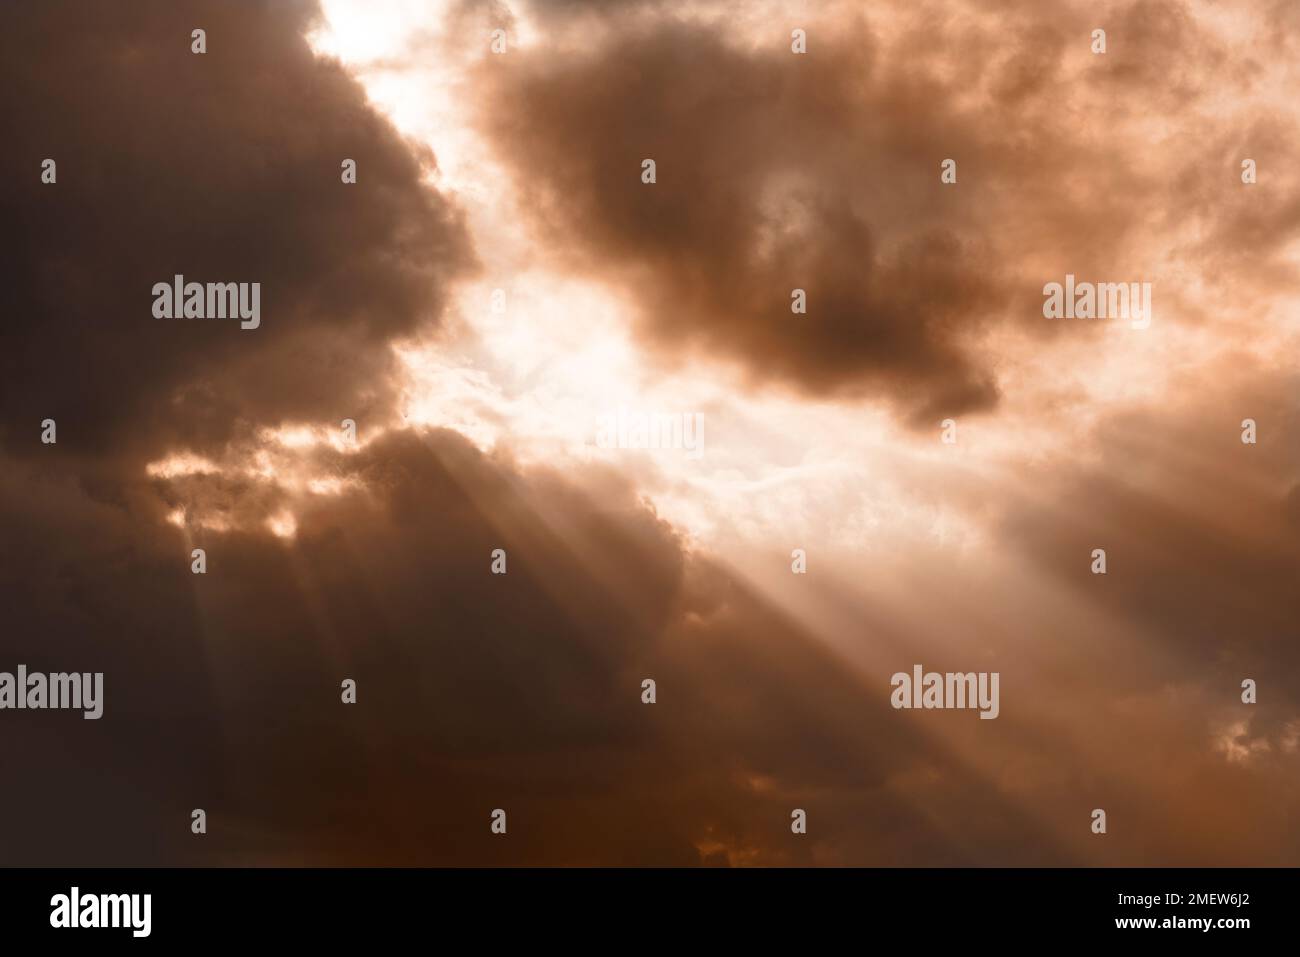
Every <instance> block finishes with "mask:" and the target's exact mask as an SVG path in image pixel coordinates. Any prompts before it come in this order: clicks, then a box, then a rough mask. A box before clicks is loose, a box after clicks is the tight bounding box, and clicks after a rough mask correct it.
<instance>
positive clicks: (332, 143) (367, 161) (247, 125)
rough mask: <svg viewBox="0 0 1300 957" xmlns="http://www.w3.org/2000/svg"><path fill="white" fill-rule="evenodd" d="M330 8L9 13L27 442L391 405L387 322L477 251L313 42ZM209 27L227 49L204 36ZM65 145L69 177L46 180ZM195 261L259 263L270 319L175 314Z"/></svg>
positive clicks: (12, 184)
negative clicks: (349, 178) (53, 425)
mask: <svg viewBox="0 0 1300 957" xmlns="http://www.w3.org/2000/svg"><path fill="white" fill-rule="evenodd" d="M314 15H315V8H314V5H313V4H309V3H301V2H284V3H278V2H277V3H271V2H264V3H239V4H231V3H216V2H212V3H170V2H145V3H133V4H129V5H111V4H102V3H93V2H87V3H59V2H56V3H47V4H38V5H32V6H30V7H24V8H23V9H22V10H21V11H20V10H19V8H17V7H14V6H10V7H7V8H6V12H5V14H4V16H3V23H4V28H3V30H0V76H2V78H3V85H4V90H5V92H4V94H3V96H4V97H5V99H6V101H7V102H6V103H5V106H4V109H3V111H2V112H3V117H4V119H3V121H2V122H3V124H4V134H5V136H4V139H5V150H4V170H3V173H4V175H3V181H2V184H0V216H2V217H3V220H4V223H5V229H4V238H3V243H4V245H3V260H4V271H5V287H6V291H5V295H6V299H5V312H6V316H7V317H8V319H7V321H6V323H5V327H4V331H3V333H0V336H2V340H0V341H2V342H3V350H0V354H2V358H0V363H3V366H2V370H3V375H2V376H0V381H2V384H0V406H2V407H3V409H4V421H3V437H4V443H5V446H6V448H7V449H8V450H9V451H10V453H11V454H25V453H26V452H27V451H29V450H30V449H31V448H33V447H35V445H36V443H35V441H34V437H36V436H38V435H39V423H40V421H41V420H42V419H44V418H46V417H49V418H54V419H56V420H57V422H58V427H59V445H58V446H57V449H55V450H52V451H56V452H58V453H65V454H66V453H76V452H82V453H84V452H87V451H90V450H95V451H99V452H102V451H104V450H106V449H108V448H110V447H113V446H121V445H122V444H125V443H140V444H141V445H143V446H147V447H148V448H149V449H150V450H152V451H156V450H157V449H158V448H160V447H164V446H165V445H166V444H168V443H170V442H173V441H183V442H185V443H187V444H190V445H203V444H206V443H209V442H220V441H222V440H224V439H225V438H227V437H229V436H230V435H232V434H233V433H234V431H235V430H237V429H238V428H240V427H241V424H244V423H247V422H248V421H253V422H269V423H275V422H277V421H279V420H280V419H281V418H282V417H283V418H311V417H317V418H324V419H327V420H334V421H336V420H338V419H341V418H343V417H344V416H351V417H354V418H357V419H361V418H362V417H363V416H364V415H365V414H366V413H369V412H373V411H377V410H379V409H382V408H384V403H385V401H386V399H385V397H386V394H387V391H388V388H389V387H388V381H387V380H388V376H389V374H390V373H391V371H392V368H391V366H392V358H391V356H390V355H389V352H388V348H387V343H388V341H389V340H390V339H392V338H393V337H395V336H400V335H402V334H404V333H408V332H410V331H412V330H413V329H414V328H415V326H416V325H417V323H420V322H425V321H430V320H434V319H436V318H437V317H438V315H439V313H440V312H441V309H442V304H443V297H444V295H445V292H446V288H447V280H448V279H449V277H451V276H452V275H454V274H455V273H456V272H457V271H459V270H462V269H463V268H464V267H465V266H466V265H467V264H468V262H469V261H470V259H471V254H470V253H469V250H468V241H467V239H466V236H465V233H464V232H463V230H462V228H461V226H460V224H459V221H458V217H457V215H456V213H455V211H454V209H453V208H452V207H451V206H450V205H449V204H448V203H447V202H446V201H445V200H443V199H442V198H441V197H440V196H438V195H437V194H436V193H434V192H433V191H431V190H430V189H428V188H427V187H426V186H424V185H423V184H421V182H420V177H421V175H422V171H423V170H424V169H425V168H426V167H427V166H428V165H429V164H432V163H433V162H434V158H433V157H432V155H430V154H429V153H428V152H427V151H420V150H416V149H413V148H412V147H411V146H410V145H409V144H408V143H406V142H404V141H403V140H402V139H401V138H400V137H399V135H398V134H397V133H396V132H395V131H394V130H393V128H392V127H391V126H390V125H389V124H388V123H387V121H386V120H384V119H382V118H381V117H380V116H379V115H378V114H377V113H375V112H374V111H373V110H372V109H370V108H369V107H368V106H367V104H366V101H365V94H364V92H363V90H362V89H361V87H360V85H359V84H357V83H356V82H355V81H354V80H352V79H351V78H350V77H349V76H348V75H347V74H346V73H345V72H344V71H343V69H342V68H341V67H340V66H339V65H338V64H336V63H333V62H329V61H325V60H321V59H317V58H316V57H314V56H313V55H312V53H311V51H310V50H309V48H308V46H307V43H306V41H305V39H304V37H303V35H302V34H303V32H304V30H305V29H306V27H307V26H308V25H309V23H310V22H311V20H312V17H313V16H314ZM195 28H202V29H205V30H206V31H207V51H208V52H207V53H206V54H202V55H197V54H194V53H192V52H191V49H190V44H191V40H190V33H191V30H193V29H195ZM47 157H48V158H52V159H54V160H55V161H56V162H57V164H58V181H57V184H55V185H46V184H42V183H41V182H40V170H41V163H42V161H43V160H44V159H45V158H47ZM345 158H351V159H354V160H356V161H357V163H358V167H359V173H358V182H357V184H356V185H354V186H345V185H344V184H342V182H341V181H340V173H341V169H340V164H341V163H342V161H343V159H345ZM177 273H180V274H183V275H184V276H185V277H186V279H187V280H188V281H198V282H227V281H240V282H260V283H261V294H262V304H261V310H262V321H261V327H260V328H258V329H256V330H248V331H244V330H241V329H240V328H239V327H238V324H237V323H234V322H231V321H221V320H196V319H190V320H181V319H177V320H167V319H157V318H154V316H153V314H152V305H153V294H152V292H151V289H152V287H153V284H154V283H156V282H160V281H161V282H170V281H171V277H172V276H173V275H174V274H177ZM141 454H146V453H144V452H142V453H141Z"/></svg>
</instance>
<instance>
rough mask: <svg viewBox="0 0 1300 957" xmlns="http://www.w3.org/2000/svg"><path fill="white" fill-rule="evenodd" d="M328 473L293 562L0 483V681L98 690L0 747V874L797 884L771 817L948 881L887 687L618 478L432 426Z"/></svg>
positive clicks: (955, 778)
mask: <svg viewBox="0 0 1300 957" xmlns="http://www.w3.org/2000/svg"><path fill="white" fill-rule="evenodd" d="M330 457H331V455H330V454H322V458H323V459H328V458H330ZM334 464H335V466H336V467H337V468H338V469H339V470H340V471H341V472H343V473H344V474H348V475H352V476H357V477H360V478H362V479H363V480H364V488H362V489H358V490H355V491H352V492H350V493H347V494H345V495H344V496H342V497H339V498H323V499H321V500H320V502H319V504H317V505H316V506H314V507H310V508H308V509H306V510H304V511H303V512H302V514H301V515H300V516H299V531H298V537H297V539H296V540H295V541H294V542H293V543H284V542H281V541H278V540H275V539H272V538H271V537H269V536H267V535H265V534H248V533H243V532H230V533H221V534H218V533H212V532H209V533H202V534H200V535H199V536H198V537H197V538H196V539H195V542H191V541H189V540H187V539H186V537H185V535H184V534H183V533H182V532H180V531H179V530H176V529H174V528H171V527H170V526H167V525H164V524H162V523H161V522H160V521H159V515H158V514H157V513H158V511H159V508H160V506H159V505H158V503H157V502H156V501H155V500H153V499H152V498H151V497H149V496H148V495H146V494H144V490H143V489H142V488H141V489H135V490H134V491H133V493H132V494H129V495H128V496H127V498H126V500H125V501H124V502H123V503H121V504H116V505H105V504H102V503H97V502H94V501H93V500H91V499H90V498H89V497H88V496H86V495H85V494H84V493H83V492H81V491H80V490H79V489H78V488H77V487H76V483H75V482H74V481H71V480H69V479H67V478H62V479H61V478H59V473H58V471H57V469H56V470H54V471H45V470H43V467H39V466H37V465H35V464H28V465H26V466H23V467H22V468H21V469H18V470H6V475H7V478H6V480H5V485H4V487H3V491H4V495H3V496H0V503H3V508H4V512H3V515H2V516H0V521H3V524H4V527H5V529H6V540H7V541H10V542H12V543H13V545H14V548H12V549H6V550H5V552H4V555H3V558H0V589H3V595H2V596H0V597H2V598H3V600H4V602H5V606H6V607H7V608H10V609H12V610H13V611H12V614H11V616H10V619H9V621H8V622H7V626H8V627H7V629H6V632H7V634H8V635H9V636H10V637H9V638H8V639H7V641H6V644H5V652H6V656H7V659H14V660H22V661H25V662H26V663H29V664H30V665H31V667H33V668H38V667H45V668H49V669H50V670H57V669H59V668H63V667H70V664H69V663H70V662H72V661H73V660H75V662H76V667H78V668H86V669H94V670H102V671H103V672H104V673H105V676H106V677H105V682H106V689H107V691H106V710H105V717H104V718H103V719H101V721H99V722H95V723H93V727H92V726H91V723H89V722H82V721H76V722H72V721H62V720H60V719H61V718H63V717H65V716H63V715H51V714H43V713H32V712H28V713H24V714H18V715H17V719H18V720H17V721H15V722H13V727H14V728H15V729H16V731H20V732H21V733H12V734H7V735H5V737H4V739H3V743H2V744H0V748H2V749H3V757H4V759H5V761H6V766H10V767H22V768H23V769H24V780H25V781H26V782H27V784H26V785H25V786H24V788H22V789H17V790H12V791H11V792H10V793H9V794H7V795H6V799H5V801H6V815H5V816H6V820H11V821H12V820H22V821H23V822H24V825H23V827H22V829H21V830H20V831H18V832H15V833H11V834H9V835H7V837H6V842H5V847H6V860H7V862H10V863H36V862H41V863H51V862H77V863H110V862H111V863H149V862H158V861H172V862H191V861H213V860H217V861H225V862H249V861H260V862H277V863H292V862H301V861H312V862H332V863H339V862H353V863H389V864H392V863H420V862H424V863H437V862H442V863H462V864H465V863H489V862H500V863H539V864H540V863H551V864H555V863H642V864H645V863H675V864H689V863H700V862H702V861H706V860H711V861H715V862H718V861H721V862H730V861H736V862H740V861H744V860H760V859H761V860H766V861H769V862H777V861H786V862H791V863H800V862H804V863H808V862H812V861H813V860H814V859H815V858H816V855H817V853H818V849H819V848H824V846H825V845H824V842H823V841H822V840H817V841H812V842H808V843H806V844H804V843H800V842H799V841H797V840H794V839H793V836H792V835H791V834H790V831H789V820H790V810H791V808H793V807H795V806H800V807H807V808H810V809H813V810H811V811H810V813H813V814H821V815H825V818H824V819H825V820H826V824H827V825H828V826H829V827H830V828H831V829H832V830H833V833H835V834H836V835H838V837H839V838H840V840H839V842H838V847H837V850H836V852H835V853H836V855H837V856H836V858H835V859H837V860H857V861H879V862H887V861H893V862H895V863H906V862H907V855H908V854H910V853H914V851H915V848H916V847H918V846H922V847H927V848H930V849H931V850H932V851H933V853H934V854H936V855H938V856H939V859H944V860H949V859H961V858H962V854H961V852H958V851H955V850H953V849H951V848H950V849H947V850H944V849H943V847H942V844H943V842H942V840H941V839H940V837H939V835H938V834H937V833H936V832H934V831H933V830H932V827H933V825H932V824H930V823H927V822H926V821H924V820H922V819H921V818H919V817H918V816H916V815H914V814H913V813H911V812H910V811H909V809H908V808H907V807H906V805H905V804H904V803H903V802H902V801H901V800H900V798H899V797H898V796H897V795H896V794H894V793H893V792H892V791H891V789H890V788H889V787H888V786H887V781H888V779H889V777H890V776H891V775H892V774H895V773H898V772H900V771H904V770H906V769H907V768H909V767H911V766H912V765H913V764H914V763H915V762H917V761H923V760H932V759H935V754H934V753H933V752H932V751H930V750H929V749H928V748H927V747H926V745H925V743H924V741H923V739H921V738H920V737H919V736H917V735H916V734H915V733H914V732H913V731H911V730H909V729H908V727H907V726H906V725H903V724H901V723H900V722H898V721H897V720H891V719H894V718H895V717H896V713H894V712H891V711H889V709H888V707H887V704H886V695H885V693H884V685H883V684H882V686H881V687H880V688H875V689H873V690H871V691H868V690H866V689H864V687H863V686H862V683H861V682H862V679H860V678H856V677H853V676H852V675H850V674H848V673H846V672H845V670H844V669H843V667H842V665H841V664H840V663H839V662H837V661H836V660H835V659H834V658H833V657H831V656H829V655H828V654H827V653H826V652H825V651H823V650H821V649H819V648H818V647H817V646H816V644H815V643H814V642H812V641H811V640H810V639H809V638H808V637H807V636H805V635H804V634H803V633H802V632H801V630H800V628H799V626H798V625H797V624H796V623H794V622H791V621H787V620H784V619H783V618H782V617H781V616H780V615H779V614H777V613H775V612H774V610H773V609H772V608H770V607H769V606H768V605H767V604H766V603H765V602H764V601H763V600H762V599H761V598H759V597H758V596H757V595H755V594H754V593H753V592H752V591H750V590H749V589H747V588H746V587H744V586H743V585H741V584H739V583H738V582H736V581H734V580H733V579H731V578H730V576H728V575H727V574H726V573H725V572H723V571H722V570H721V569H719V568H717V567H716V566H714V565H712V563H710V562H709V561H708V560H707V559H703V558H701V557H698V556H694V555H691V554H690V553H688V552H686V551H684V550H683V548H682V545H681V544H680V542H679V541H678V540H677V537H676V535H675V533H674V532H673V531H672V530H671V528H669V526H667V525H666V524H665V523H663V522H662V521H660V520H659V519H658V518H656V517H655V515H654V514H653V512H651V511H650V510H649V509H648V508H647V507H646V506H645V505H644V504H642V503H639V502H638V501H637V499H636V494H635V490H634V489H632V488H630V487H628V486H626V485H625V484H624V483H623V482H622V481H621V480H619V479H617V478H616V477H614V476H612V475H611V476H606V477H601V476H596V477H595V478H594V479H593V480H592V481H590V482H589V483H588V485H587V487H586V488H585V489H582V490H580V489H578V488H577V487H575V486H573V485H572V484H570V483H569V482H568V481H566V480H564V479H561V478H560V477H559V476H558V475H554V474H549V473H547V472H544V471H542V472H539V471H532V472H530V473H527V474H525V473H521V472H519V471H518V470H516V469H514V468H513V467H511V466H510V465H509V464H508V463H506V462H502V461H499V460H493V459H491V458H488V457H485V456H484V455H483V454H482V453H480V452H478V451H477V450H475V449H474V448H473V447H472V446H470V445H469V444H468V442H466V441H465V440H464V439H463V438H462V437H460V436H458V435H456V434H454V433H451V432H432V433H427V434H424V435H420V434H417V433H414V432H411V431H407V432H402V433H394V434H391V435H390V436H387V437H385V438H383V439H381V440H379V441H377V442H375V443H373V444H372V445H371V446H369V447H368V448H367V449H366V450H365V451H364V452H361V453H359V454H357V455H356V456H353V457H346V461H343V460H340V461H336V462H335V463H334ZM32 489H36V490H38V491H36V492H35V493H34V494H33V493H31V492H29V491H28V490H32ZM50 537H57V539H58V540H59V541H65V542H74V541H75V542H83V543H85V547H84V548H81V549H74V550H71V551H69V552H66V553H64V554H60V555H57V556H56V555H55V554H53V553H52V552H51V551H50V550H49V549H44V548H41V547H40V544H39V543H40V542H41V541H42V540H45V539H48V538H50ZM194 543H197V544H200V545H202V546H203V547H205V548H206V549H207V551H208V573H207V574H206V575H204V576H201V577H200V576H193V575H191V574H190V572H189V568H188V554H189V551H188V550H189V547H190V545H191V544H194ZM496 547H501V548H505V549H506V550H507V553H508V561H509V565H508V568H509V571H508V574H507V575H505V576H494V575H492V574H490V573H489V565H490V557H489V556H490V552H491V550H492V549H493V548H496ZM33 556H35V557H34V560H33ZM345 677H351V678H354V679H355V680H356V681H357V683H358V704H357V705H355V706H345V705H343V704H342V703H341V702H340V700H339V684H340V682H341V680H342V679H343V678H345ZM645 677H653V678H655V679H656V680H657V681H658V683H659V703H658V704H655V705H653V706H649V705H643V704H642V703H641V702H640V694H641V681H642V679H643V678H645ZM14 717H15V715H13V714H6V719H7V720H8V719H11V718H14ZM885 728H888V732H887V733H885V732H884V731H883V729H885ZM949 780H950V781H951V782H952V784H953V786H956V787H961V788H963V789H965V790H966V791H968V792H971V793H975V794H979V793H981V792H982V793H983V796H982V797H975V798H972V800H975V801H976V802H977V804H978V805H979V806H981V807H983V808H984V809H985V811H986V813H987V814H988V815H989V818H990V822H991V823H990V825H989V826H988V827H987V828H986V829H984V830H983V831H982V832H981V836H979V837H977V838H975V839H974V840H975V843H976V844H977V845H978V847H980V848H983V849H985V850H988V851H989V853H993V854H998V853H1001V852H999V851H998V850H997V848H998V847H999V846H1001V845H1002V844H1005V843H1006V842H1005V836H1006V834H1007V833H1009V832H1010V831H1011V830H1014V831H1015V832H1016V833H1022V832H1023V827H1024V825H1023V824H1022V823H1020V822H1018V821H1017V820H1016V815H1015V814H1014V813H1013V811H1012V809H1010V808H1008V807H1006V806H1004V805H1003V802H1002V801H1001V799H1000V798H999V797H998V796H997V795H996V793H994V792H990V791H986V790H984V789H981V788H980V786H979V782H978V780H977V779H976V778H973V777H971V776H969V775H968V774H965V773H963V772H961V771H960V770H952V771H951V778H950V779H949ZM91 791H93V793H94V796H95V797H94V801H93V802H89V803H87V802H86V801H85V795H86V794H88V793H90V792H91ZM78 795H80V796H81V797H80V798H77V796H78ZM193 807H203V808H205V809H206V810H207V811H208V814H209V816H210V822H211V830H210V833H209V834H208V835H207V836H206V837H205V838H202V839H199V838H194V837H192V836H191V835H190V834H189V831H188V820H189V819H188V814H189V810H190V809H191V808H193ZM496 807H501V808H504V809H506V810H507V813H508V814H509V820H510V827H511V831H510V837H509V839H508V840H507V841H502V840H498V839H495V838H493V837H492V836H491V834H490V833H489V831H488V815H489V812H490V811H491V810H492V809H493V808H496ZM832 807H835V808H839V809H840V815H839V817H840V820H839V823H837V824H834V825H831V823H830V820H829V818H830V817H831V812H830V809H831V808H832ZM74 808H75V809H76V812H75V813H73V811H74ZM880 821H884V822H886V823H888V825H889V826H890V827H891V828H896V829H899V830H900V831H901V832H902V833H905V834H906V835H907V838H906V840H905V841H904V840H901V839H900V840H898V841H895V840H893V839H890V840H884V839H883V838H882V836H881V835H880V834H879V831H878V822H880ZM1037 846H1038V847H1039V848H1040V850H1039V853H1042V854H1044V855H1049V856H1050V854H1051V853H1052V851H1051V850H1050V848H1051V846H1052V845H1051V842H1050V839H1049V838H1048V837H1047V836H1046V835H1043V836H1041V838H1040V839H1039V840H1038V842H1037Z"/></svg>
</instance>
